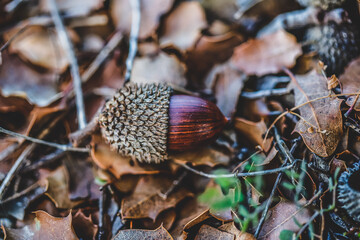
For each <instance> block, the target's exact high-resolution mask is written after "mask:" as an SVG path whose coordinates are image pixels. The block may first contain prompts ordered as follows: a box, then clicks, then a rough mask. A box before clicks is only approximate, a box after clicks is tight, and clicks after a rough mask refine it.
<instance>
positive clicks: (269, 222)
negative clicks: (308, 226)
mask: <svg viewBox="0 0 360 240" xmlns="http://www.w3.org/2000/svg"><path fill="white" fill-rule="evenodd" d="M310 216H311V215H310V212H309V210H308V209H306V208H299V207H298V206H296V204H294V203H291V202H287V201H284V200H282V201H280V202H279V203H278V204H277V205H275V206H274V207H273V208H272V209H270V210H269V213H268V218H267V219H266V220H265V222H264V225H263V227H262V229H261V232H260V234H259V238H258V239H259V240H260V239H261V240H272V239H279V236H280V233H281V231H282V230H290V231H293V232H297V231H299V230H300V227H299V225H298V224H304V223H306V222H308V221H309V219H310ZM294 218H295V219H296V220H295V219H294Z"/></svg>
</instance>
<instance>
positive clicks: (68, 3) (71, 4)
mask: <svg viewBox="0 0 360 240" xmlns="http://www.w3.org/2000/svg"><path fill="white" fill-rule="evenodd" d="M56 6H57V8H58V9H59V11H61V12H65V13H66V15H68V16H78V17H79V16H86V15H88V14H89V13H90V12H91V11H93V10H96V9H99V8H101V7H102V6H103V1H102V0H82V1H73V0H56ZM40 8H41V10H42V11H44V12H49V11H50V10H49V1H47V0H41V1H40Z"/></svg>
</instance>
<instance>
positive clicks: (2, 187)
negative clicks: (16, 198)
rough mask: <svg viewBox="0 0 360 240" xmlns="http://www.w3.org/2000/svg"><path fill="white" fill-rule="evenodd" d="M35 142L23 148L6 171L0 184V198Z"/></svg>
mask: <svg viewBox="0 0 360 240" xmlns="http://www.w3.org/2000/svg"><path fill="white" fill-rule="evenodd" d="M35 146H36V145H35V144H31V145H29V146H27V147H26V148H25V150H24V151H23V152H22V153H21V155H20V156H19V157H18V159H17V160H16V162H15V163H14V165H13V166H12V167H11V169H10V171H9V172H8V173H7V175H6V177H5V179H4V181H3V182H2V183H1V185H0V200H2V199H3V197H4V194H5V190H6V189H7V187H8V186H9V184H10V182H11V180H12V179H13V178H14V175H15V173H16V172H17V171H18V169H19V168H20V167H21V165H22V163H23V162H24V160H25V159H26V157H27V155H28V154H29V153H30V152H31V151H32V150H33V149H34V148H35Z"/></svg>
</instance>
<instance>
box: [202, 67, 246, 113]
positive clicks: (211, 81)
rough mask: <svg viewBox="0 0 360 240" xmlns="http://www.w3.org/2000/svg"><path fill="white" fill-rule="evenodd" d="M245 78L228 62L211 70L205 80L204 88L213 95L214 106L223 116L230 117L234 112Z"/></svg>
mask: <svg viewBox="0 0 360 240" xmlns="http://www.w3.org/2000/svg"><path fill="white" fill-rule="evenodd" d="M246 78H247V76H246V75H245V74H244V73H243V72H241V71H239V70H238V69H236V68H234V66H233V65H232V64H231V62H229V61H228V62H226V63H224V64H222V65H219V66H216V67H215V68H213V70H212V71H211V72H210V73H209V75H208V77H207V78H206V80H205V87H206V88H207V89H211V91H212V92H213V93H214V95H215V97H216V100H217V101H216V105H217V106H218V107H219V109H220V110H221V112H222V113H223V114H224V116H226V117H231V116H232V114H233V113H234V112H235V110H236V105H237V102H238V98H239V96H240V93H241V90H242V88H243V86H244V81H245V80H246Z"/></svg>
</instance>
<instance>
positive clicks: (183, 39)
mask: <svg viewBox="0 0 360 240" xmlns="http://www.w3.org/2000/svg"><path fill="white" fill-rule="evenodd" d="M164 24H165V26H164V33H163V35H162V36H161V38H160V44H161V46H162V47H164V46H166V45H174V46H175V47H177V48H179V49H180V50H187V49H189V48H190V47H192V46H194V44H195V41H196V40H197V39H198V38H199V37H200V32H201V30H202V29H203V28H205V27H206V26H207V22H206V18H205V12H204V9H203V8H202V7H201V5H200V4H199V3H198V2H182V3H180V4H179V5H178V7H177V8H176V9H175V10H174V11H173V12H172V13H170V15H169V16H168V17H167V18H166V19H165V23H164Z"/></svg>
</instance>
